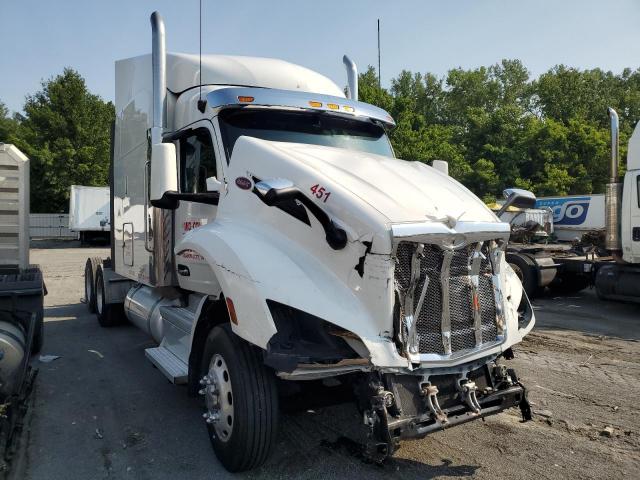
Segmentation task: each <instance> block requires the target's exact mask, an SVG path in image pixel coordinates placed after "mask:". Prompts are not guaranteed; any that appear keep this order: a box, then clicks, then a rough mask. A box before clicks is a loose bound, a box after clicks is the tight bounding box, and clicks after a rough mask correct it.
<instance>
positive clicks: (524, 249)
mask: <svg viewBox="0 0 640 480" xmlns="http://www.w3.org/2000/svg"><path fill="white" fill-rule="evenodd" d="M518 190H519V189H514V188H512V189H506V190H505V191H504V196H505V198H506V199H507V200H506V202H505V203H504V204H503V205H502V206H500V205H498V204H495V205H494V206H492V209H494V211H496V214H497V215H498V217H500V218H501V219H502V220H503V221H505V222H508V223H509V224H510V225H511V238H510V239H509V245H508V246H507V253H506V258H507V263H509V265H510V266H511V268H513V270H514V271H515V272H516V274H517V275H518V278H519V279H520V281H521V282H522V286H523V288H524V289H525V291H526V292H527V295H528V297H529V298H530V299H532V298H535V297H536V296H538V295H539V294H540V293H541V292H542V291H543V290H544V289H545V288H547V287H548V288H550V289H551V290H552V291H553V292H554V293H557V294H568V293H575V292H578V291H580V290H582V289H584V288H586V287H588V286H589V285H590V284H591V283H592V281H593V279H592V265H591V264H590V263H589V261H590V260H593V258H594V256H595V255H596V251H595V249H594V248H592V246H591V245H586V246H585V245H583V244H581V243H578V242H573V243H568V242H564V243H563V242H559V241H557V237H556V234H557V229H556V226H555V222H554V214H553V212H552V210H551V208H550V207H545V206H540V207H538V205H539V200H537V199H536V198H535V195H533V193H531V192H528V191H520V192H521V195H525V194H526V195H529V196H530V198H531V201H532V202H535V207H534V208H515V209H514V208H512V207H509V205H508V198H509V196H510V195H512V194H513V192H514V191H518Z"/></svg>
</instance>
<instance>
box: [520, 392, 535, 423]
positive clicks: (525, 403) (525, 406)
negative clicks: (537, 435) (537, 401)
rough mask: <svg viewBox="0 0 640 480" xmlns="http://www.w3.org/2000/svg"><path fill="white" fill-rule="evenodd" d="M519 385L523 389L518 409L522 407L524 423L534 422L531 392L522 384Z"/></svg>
mask: <svg viewBox="0 0 640 480" xmlns="http://www.w3.org/2000/svg"><path fill="white" fill-rule="evenodd" d="M517 385H518V386H520V388H522V398H521V400H520V403H519V404H518V407H520V413H522V421H523V422H528V421H529V420H533V415H532V414H531V404H530V403H529V398H528V395H529V392H528V391H527V389H526V388H525V386H524V385H523V384H522V383H520V382H518V383H517Z"/></svg>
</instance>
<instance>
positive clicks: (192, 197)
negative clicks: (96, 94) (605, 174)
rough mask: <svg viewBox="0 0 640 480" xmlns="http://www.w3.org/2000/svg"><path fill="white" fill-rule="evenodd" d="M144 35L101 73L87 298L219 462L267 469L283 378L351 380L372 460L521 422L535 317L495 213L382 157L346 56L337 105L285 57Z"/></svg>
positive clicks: (379, 124)
mask: <svg viewBox="0 0 640 480" xmlns="http://www.w3.org/2000/svg"><path fill="white" fill-rule="evenodd" d="M152 29H153V34H154V35H153V38H154V41H153V53H152V54H151V55H144V56H141V57H136V58H133V59H126V60H122V61H119V62H117V63H116V115H117V116H116V124H115V135H114V145H113V147H114V148H113V151H114V153H113V162H112V182H111V188H112V208H113V212H112V218H113V222H112V235H113V241H112V253H111V259H110V260H109V261H96V260H95V259H94V260H91V259H90V260H88V261H87V272H88V273H87V275H88V277H87V278H89V280H88V282H87V285H89V287H88V288H89V289H90V290H91V289H93V290H92V291H90V292H89V293H88V297H91V298H93V300H94V302H93V304H94V305H95V309H96V313H97V315H98V320H99V322H100V323H101V325H103V326H110V325H113V324H115V323H118V322H119V321H120V320H121V319H122V318H123V316H122V313H123V312H122V311H123V310H124V314H125V315H126V318H127V319H128V320H129V321H130V322H131V323H133V324H135V325H136V326H138V327H140V328H141V329H143V330H144V331H146V332H147V333H148V334H149V335H150V336H151V337H152V338H153V339H154V340H156V342H157V343H158V346H157V347H154V348H150V349H147V350H146V351H145V354H146V356H147V357H148V358H149V360H150V361H151V362H152V363H154V365H156V366H157V367H158V368H159V369H160V371H162V372H163V373H164V374H165V375H166V376H167V377H168V378H169V379H170V380H171V381H172V382H173V383H176V384H181V383H182V384H187V386H188V390H189V392H190V393H193V394H196V393H200V394H201V395H202V396H203V398H204V404H205V409H204V413H203V418H204V420H205V422H206V425H207V427H208V429H209V434H210V438H211V442H212V445H213V448H214V451H215V453H216V455H217V456H218V458H219V459H220V460H221V461H222V463H223V464H224V465H225V467H226V468H227V469H229V470H231V471H240V470H247V469H250V468H254V467H256V466H258V465H259V464H261V463H262V462H263V461H264V460H265V459H266V457H267V455H268V452H269V449H270V448H271V446H272V445H273V443H274V442H275V432H276V428H277V418H278V401H279V398H280V397H281V396H282V395H283V392H282V390H281V389H279V388H278V385H279V384H280V382H281V381H285V382H292V383H294V384H298V385H301V384H304V383H305V382H313V381H320V380H323V381H327V379H329V380H331V381H330V382H328V383H329V384H332V383H333V384H335V383H337V384H342V385H347V386H350V387H351V388H352V391H353V397H354V400H355V401H356V403H357V404H358V406H359V408H360V410H361V412H362V415H363V419H364V424H363V430H364V432H365V434H364V438H365V440H364V443H365V445H366V448H365V451H366V455H367V456H369V457H371V458H374V459H378V460H379V459H384V458H386V457H387V456H389V455H392V454H393V452H394V451H395V449H396V448H397V445H398V442H399V441H400V440H401V439H402V438H420V437H423V436H425V435H427V434H428V433H430V432H433V431H436V430H439V429H442V428H445V427H450V426H454V425H458V424H463V423H466V422H467V421H469V420H473V419H477V418H483V417H485V416H487V415H491V414H495V413H498V412H500V411H503V410H504V409H506V408H510V407H514V406H519V407H520V408H521V410H522V413H523V416H524V418H525V419H528V418H530V409H529V406H528V403H527V400H526V391H525V388H524V386H522V384H521V383H520V382H519V380H518V378H517V375H516V374H515V372H514V371H513V370H512V369H509V368H507V366H506V364H505V363H504V362H505V361H508V360H509V359H511V358H513V350H512V346H513V345H515V344H516V343H518V342H520V341H521V340H522V338H523V337H524V335H526V334H527V333H528V332H529V331H530V330H531V328H532V327H533V324H534V316H533V311H532V309H531V306H530V304H529V301H528V299H527V297H526V295H525V294H524V293H523V290H522V286H521V284H520V282H519V280H518V278H517V276H516V274H515V273H514V272H513V270H512V269H511V268H510V267H509V266H508V264H507V263H506V261H505V248H506V244H507V240H508V238H509V225H508V224H506V223H503V222H501V221H500V220H499V219H498V218H497V217H496V216H495V214H493V213H492V212H491V211H490V210H489V209H488V208H487V207H486V206H485V205H484V204H483V202H482V201H481V200H479V199H478V198H477V197H476V196H475V195H474V194H473V193H471V192H470V191H469V190H467V189H466V188H465V187H464V186H462V185H461V184H460V183H458V182H457V181H455V180H453V179H452V178H451V177H449V176H448V175H447V174H446V173H444V172H443V171H441V170H442V169H440V168H439V169H437V168H433V167H431V166H428V165H425V164H423V163H421V162H412V161H405V160H400V159H397V158H395V155H394V153H393V149H392V147H391V144H390V141H389V138H388V134H387V132H388V131H389V129H391V128H393V126H394V122H393V119H392V118H391V116H390V115H389V114H388V113H387V112H385V111H383V110H381V109H380V108H378V107H375V106H372V105H368V104H365V103H362V102H359V101H358V100H357V70H356V68H355V65H354V64H353V63H352V62H351V61H350V60H349V59H348V58H346V57H345V59H344V61H345V64H346V65H347V67H348V68H347V72H348V83H349V88H348V89H347V95H345V93H344V90H343V89H342V88H340V87H339V86H338V85H336V84H335V83H333V82H332V81H331V80H329V79H327V78H326V77H324V76H322V75H320V74H318V73H316V72H313V71H311V70H309V69H307V68H304V67H301V66H297V65H293V64H290V63H287V62H284V61H281V60H275V59H264V58H250V57H229V56H212V55H211V56H210V55H206V56H202V58H201V59H200V58H198V57H197V56H193V55H187V54H171V53H169V54H167V53H166V52H165V50H164V26H163V24H162V21H161V19H160V17H159V15H157V14H155V13H154V15H152ZM200 65H201V68H200ZM515 204H516V205H517V201H516V202H515ZM89 305H91V302H89ZM276 379H278V381H276ZM256 435H257V436H256Z"/></svg>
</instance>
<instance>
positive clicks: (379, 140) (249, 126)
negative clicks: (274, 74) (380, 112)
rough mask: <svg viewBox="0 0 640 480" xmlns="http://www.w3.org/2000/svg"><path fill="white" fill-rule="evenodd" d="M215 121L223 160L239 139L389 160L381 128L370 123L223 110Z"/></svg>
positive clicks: (316, 114) (388, 147)
mask: <svg viewBox="0 0 640 480" xmlns="http://www.w3.org/2000/svg"><path fill="white" fill-rule="evenodd" d="M219 120H220V129H221V131H222V137H223V141H224V145H225V151H226V154H227V160H228V159H229V158H231V154H232V153H233V147H234V145H235V143H236V141H237V140H238V138H239V137H240V136H241V135H247V136H250V137H255V138H260V139H263V140H272V141H276V142H291V143H307V144H310V145H323V146H328V147H337V148H346V149H347V150H356V151H360V152H367V153H375V154H377V155H385V156H387V157H392V156H393V150H392V149H391V144H390V143H389V138H388V137H387V134H386V132H385V131H384V128H382V127H381V126H380V125H377V124H375V123H373V122H371V121H363V120H355V119H353V118H348V117H342V116H338V115H331V114H327V113H323V112H290V111H282V110H266V109H264V110H258V109H227V110H223V111H222V112H220V116H219Z"/></svg>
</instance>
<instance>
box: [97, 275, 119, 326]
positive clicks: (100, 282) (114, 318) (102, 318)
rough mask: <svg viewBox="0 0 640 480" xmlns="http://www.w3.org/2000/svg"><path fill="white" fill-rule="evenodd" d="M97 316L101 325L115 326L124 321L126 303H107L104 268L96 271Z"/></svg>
mask: <svg viewBox="0 0 640 480" xmlns="http://www.w3.org/2000/svg"><path fill="white" fill-rule="evenodd" d="M95 285H96V287H95V291H96V317H98V323H99V324H100V326H101V327H113V326H115V325H121V324H122V323H124V319H125V316H124V305H123V304H121V303H106V302H105V299H106V295H105V288H104V274H103V273H102V268H98V270H97V273H96V284H95Z"/></svg>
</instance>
